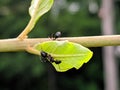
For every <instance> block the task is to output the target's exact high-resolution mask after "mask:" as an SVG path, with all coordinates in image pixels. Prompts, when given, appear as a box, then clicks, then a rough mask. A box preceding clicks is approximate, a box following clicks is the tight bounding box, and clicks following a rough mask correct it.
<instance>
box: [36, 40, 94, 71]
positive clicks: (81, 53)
mask: <svg viewBox="0 0 120 90" xmlns="http://www.w3.org/2000/svg"><path fill="white" fill-rule="evenodd" d="M35 49H37V50H39V51H45V52H47V53H48V54H50V55H51V56H52V57H53V58H54V60H60V61H61V63H60V64H56V63H52V65H53V66H54V67H55V69H56V70H57V71H58V72H65V71H67V70H69V69H71V68H76V69H79V68H80V67H81V66H82V65H83V64H84V63H87V62H88V61H89V60H90V58H91V57H92V55H93V53H92V51H90V50H89V49H88V48H86V47H84V46H82V45H80V44H77V43H73V42H69V41H46V42H43V43H40V44H37V45H35Z"/></svg>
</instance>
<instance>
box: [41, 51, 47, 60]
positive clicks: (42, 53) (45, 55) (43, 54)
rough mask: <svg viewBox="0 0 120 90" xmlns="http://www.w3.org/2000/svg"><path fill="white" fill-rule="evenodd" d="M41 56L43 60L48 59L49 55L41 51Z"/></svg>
mask: <svg viewBox="0 0 120 90" xmlns="http://www.w3.org/2000/svg"><path fill="white" fill-rule="evenodd" d="M40 54H41V56H42V57H43V58H46V57H47V56H48V54H47V53H46V52H44V51H41V52H40Z"/></svg>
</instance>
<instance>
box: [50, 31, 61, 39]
mask: <svg viewBox="0 0 120 90" xmlns="http://www.w3.org/2000/svg"><path fill="white" fill-rule="evenodd" d="M59 37H61V32H59V31H58V32H56V33H53V34H52V35H51V36H50V38H51V39H52V40H56V39H57V38H59Z"/></svg>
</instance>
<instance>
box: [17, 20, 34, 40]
mask: <svg viewBox="0 0 120 90" xmlns="http://www.w3.org/2000/svg"><path fill="white" fill-rule="evenodd" d="M34 23H35V22H34V19H33V18H31V19H30V21H29V23H28V25H27V26H26V28H25V29H24V30H23V31H22V33H20V35H19V36H18V39H20V40H23V39H25V38H26V37H27V34H28V33H29V32H30V31H31V30H32V28H33V26H34Z"/></svg>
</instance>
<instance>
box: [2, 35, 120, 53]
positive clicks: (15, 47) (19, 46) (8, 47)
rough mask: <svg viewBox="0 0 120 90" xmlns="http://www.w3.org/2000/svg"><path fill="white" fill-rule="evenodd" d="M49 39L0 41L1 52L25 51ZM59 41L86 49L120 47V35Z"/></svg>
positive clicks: (61, 39) (69, 38)
mask: <svg viewBox="0 0 120 90" xmlns="http://www.w3.org/2000/svg"><path fill="white" fill-rule="evenodd" d="M49 40H50V39H49V38H29V39H24V40H20V39H18V38H14V39H2V40H0V52H12V51H25V50H26V48H27V47H28V46H34V45H35V44H37V43H40V42H44V41H49ZM58 40H60V41H63V40H68V41H70V42H75V43H78V44H81V45H83V46H85V47H103V46H118V45H120V35H108V36H88V37H66V38H59V39H58Z"/></svg>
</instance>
